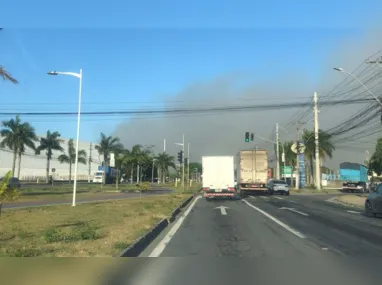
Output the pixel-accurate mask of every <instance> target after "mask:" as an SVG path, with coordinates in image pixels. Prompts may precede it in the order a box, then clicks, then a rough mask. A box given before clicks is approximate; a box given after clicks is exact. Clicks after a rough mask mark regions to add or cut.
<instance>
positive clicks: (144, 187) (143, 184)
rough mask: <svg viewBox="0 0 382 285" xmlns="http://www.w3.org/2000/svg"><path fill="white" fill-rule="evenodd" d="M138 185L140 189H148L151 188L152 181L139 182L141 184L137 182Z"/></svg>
mask: <svg viewBox="0 0 382 285" xmlns="http://www.w3.org/2000/svg"><path fill="white" fill-rule="evenodd" d="M137 186H138V189H139V190H140V191H148V190H150V189H151V188H150V183H148V182H143V183H139V184H137Z"/></svg>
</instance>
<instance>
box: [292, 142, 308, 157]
mask: <svg viewBox="0 0 382 285" xmlns="http://www.w3.org/2000/svg"><path fill="white" fill-rule="evenodd" d="M305 148H306V147H305V145H304V144H303V143H301V142H300V154H301V153H304V152H305ZM290 149H291V150H292V151H293V152H294V153H297V143H294V144H293V145H292V146H291V148H290Z"/></svg>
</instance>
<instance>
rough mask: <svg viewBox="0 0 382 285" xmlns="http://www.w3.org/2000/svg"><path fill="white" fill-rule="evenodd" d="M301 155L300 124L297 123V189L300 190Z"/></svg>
mask: <svg viewBox="0 0 382 285" xmlns="http://www.w3.org/2000/svg"><path fill="white" fill-rule="evenodd" d="M299 154H300V123H299V122H297V159H296V161H297V167H296V169H297V174H296V189H300V160H299Z"/></svg>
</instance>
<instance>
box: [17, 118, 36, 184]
mask: <svg viewBox="0 0 382 285" xmlns="http://www.w3.org/2000/svg"><path fill="white" fill-rule="evenodd" d="M19 130H20V137H19V140H18V146H17V152H18V156H19V159H18V166H17V178H20V169H21V158H22V155H23V154H24V153H25V147H26V146H27V147H29V148H30V149H32V150H34V151H35V150H36V146H35V144H34V143H35V141H38V138H37V136H36V133H35V130H34V128H33V127H32V126H31V125H30V124H29V123H22V124H21V125H20V129H19Z"/></svg>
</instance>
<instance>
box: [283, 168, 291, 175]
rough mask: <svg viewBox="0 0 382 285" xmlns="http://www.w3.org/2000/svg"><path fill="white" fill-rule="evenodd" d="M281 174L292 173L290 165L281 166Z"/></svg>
mask: <svg viewBox="0 0 382 285" xmlns="http://www.w3.org/2000/svg"><path fill="white" fill-rule="evenodd" d="M281 174H282V175H292V166H285V168H284V166H281Z"/></svg>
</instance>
